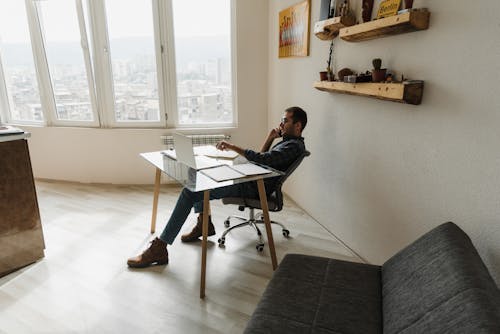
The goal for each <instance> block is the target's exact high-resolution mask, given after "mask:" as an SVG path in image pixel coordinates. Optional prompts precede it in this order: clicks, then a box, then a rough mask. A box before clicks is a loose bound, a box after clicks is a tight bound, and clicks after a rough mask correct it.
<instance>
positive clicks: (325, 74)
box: [319, 71, 328, 81]
mask: <svg viewBox="0 0 500 334" xmlns="http://www.w3.org/2000/svg"><path fill="white" fill-rule="evenodd" d="M319 79H320V80H321V81H327V80H328V72H327V71H321V72H319Z"/></svg>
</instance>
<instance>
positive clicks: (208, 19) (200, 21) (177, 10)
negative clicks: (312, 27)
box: [0, 0, 231, 43]
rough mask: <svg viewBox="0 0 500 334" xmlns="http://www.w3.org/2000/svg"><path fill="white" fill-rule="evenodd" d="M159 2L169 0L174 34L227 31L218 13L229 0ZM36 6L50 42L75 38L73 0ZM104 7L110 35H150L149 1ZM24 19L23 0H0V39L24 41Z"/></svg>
mask: <svg viewBox="0 0 500 334" xmlns="http://www.w3.org/2000/svg"><path fill="white" fill-rule="evenodd" d="M84 1H85V0H84ZM160 1H171V2H172V6H173V11H174V30H175V35H176V36H177V37H190V36H217V35H227V34H228V33H227V32H228V31H229V29H230V22H229V17H230V16H229V15H227V16H226V18H224V16H222V15H220V13H221V12H223V11H229V10H230V2H231V0H160ZM144 3H145V4H146V5H144ZM40 5H41V7H42V8H43V18H44V20H43V23H44V26H45V29H46V31H47V32H50V38H49V39H50V41H52V42H68V41H75V38H76V37H75V36H77V35H76V33H77V32H78V25H77V23H76V22H75V18H76V13H75V11H76V9H75V1H74V0H41V1H40ZM106 9H107V11H108V15H109V16H110V19H109V20H110V22H109V30H110V36H113V37H115V38H119V37H139V36H150V35H151V34H152V5H151V0H106ZM53 18H55V19H53ZM26 22H27V20H26V13H25V8H24V1H23V0H0V41H2V42H3V43H20V42H25V41H26V38H27V36H28V27H27V23H26ZM47 35H48V34H47ZM47 37H49V36H47Z"/></svg>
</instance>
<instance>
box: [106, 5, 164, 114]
mask: <svg viewBox="0 0 500 334" xmlns="http://www.w3.org/2000/svg"><path fill="white" fill-rule="evenodd" d="M106 16H107V23H108V34H109V43H110V49H111V64H112V70H113V82H114V93H115V119H116V121H122V122H123V121H134V122H138V121H139V122H140V121H159V120H160V105H159V98H158V80H157V74H156V58H155V47H154V30H153V9H152V4H151V1H147V0H107V1H106Z"/></svg>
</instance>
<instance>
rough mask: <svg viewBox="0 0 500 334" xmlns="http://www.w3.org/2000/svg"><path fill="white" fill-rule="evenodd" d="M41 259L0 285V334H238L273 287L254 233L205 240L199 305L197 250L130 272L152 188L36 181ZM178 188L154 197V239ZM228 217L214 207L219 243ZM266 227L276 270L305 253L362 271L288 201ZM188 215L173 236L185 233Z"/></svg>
mask: <svg viewBox="0 0 500 334" xmlns="http://www.w3.org/2000/svg"><path fill="white" fill-rule="evenodd" d="M36 186H37V193H38V201H39V205H40V212H41V216H42V225H43V230H44V236H45V243H46V251H45V258H44V259H42V260H40V261H38V262H37V263H35V264H33V265H30V266H28V267H26V268H24V269H22V270H19V271H17V272H15V273H13V274H10V275H8V276H6V277H3V278H0V333H169V334H172V333H241V332H242V331H243V329H244V327H245V324H246V322H247V321H248V319H249V317H250V315H251V314H252V312H253V310H254V308H255V306H256V304H257V302H258V300H259V298H260V296H261V294H262V292H263V291H264V289H265V287H266V284H267V282H268V281H269V279H270V278H271V275H272V269H271V259H270V256H269V253H268V248H267V245H266V248H265V249H264V252H262V253H259V252H257V251H256V249H255V244H256V241H257V239H256V237H255V236H254V232H253V230H251V229H250V228H248V227H247V228H244V229H239V230H236V231H235V232H232V233H230V234H229V235H228V237H227V239H226V247H225V248H220V247H218V244H217V239H218V236H213V237H209V250H208V257H207V287H206V295H207V296H206V298H205V299H204V300H202V299H200V298H199V279H200V259H201V248H200V243H194V244H183V243H181V242H180V240H179V241H176V242H175V243H174V244H173V245H172V246H171V247H169V253H170V254H169V255H170V263H169V265H167V266H157V267H153V268H149V269H142V270H132V269H128V268H127V266H126V259H127V258H128V257H130V256H133V255H136V254H137V253H139V252H141V251H142V250H143V249H144V248H145V247H147V245H148V241H149V240H150V239H151V238H152V236H151V235H150V233H149V223H150V219H151V206H152V197H153V196H152V192H153V188H152V186H115V185H86V184H79V183H59V182H47V181H37V184H36ZM179 191H180V188H178V187H173V186H164V187H163V188H162V190H161V194H160V202H159V210H158V211H159V215H158V231H157V233H160V232H161V229H162V228H163V226H164V224H165V221H166V219H167V218H168V216H169V214H170V212H171V210H172V208H173V205H174V203H175V201H176V199H177V195H178V193H179ZM232 213H239V211H237V209H236V208H235V207H231V206H223V205H222V204H221V203H220V202H219V201H213V202H212V215H213V216H212V217H213V220H214V224H215V227H216V230H217V235H220V233H221V232H222V230H223V228H224V227H223V221H224V219H225V217H226V216H227V215H228V214H232ZM271 219H274V220H278V221H281V222H284V223H286V225H287V227H288V229H289V230H290V232H291V234H290V238H289V239H285V238H284V237H283V236H282V234H281V229H280V228H279V227H274V228H273V231H274V240H275V243H276V251H277V256H278V262H279V261H280V260H281V259H282V258H283V256H284V255H285V254H286V253H305V254H311V255H318V256H329V257H335V258H338V259H346V260H351V261H357V262H361V261H360V260H359V259H358V258H357V257H356V256H354V255H353V254H352V253H351V252H350V251H349V250H348V249H346V248H345V247H343V246H342V245H341V244H340V243H339V242H337V241H336V240H335V238H333V236H331V235H330V234H329V233H328V232H327V231H326V230H325V229H324V228H323V227H321V226H320V225H319V224H318V223H317V222H315V221H314V220H313V219H312V218H311V217H309V216H308V215H307V214H305V213H304V212H303V211H302V210H300V209H299V208H298V207H297V206H296V205H295V204H294V203H293V202H292V201H290V200H289V199H286V203H285V208H284V210H283V211H282V212H280V213H271ZM194 220H195V216H194V215H193V214H192V215H191V216H190V218H189V219H188V221H187V222H186V224H185V225H184V227H183V230H182V231H181V233H183V232H185V231H188V230H190V229H191V227H192V226H193V222H194Z"/></svg>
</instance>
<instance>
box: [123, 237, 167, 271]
mask: <svg viewBox="0 0 500 334" xmlns="http://www.w3.org/2000/svg"><path fill="white" fill-rule="evenodd" d="M127 264H128V266H129V267H131V268H145V267H149V266H151V265H153V264H156V265H163V264H168V251H167V244H166V243H165V242H163V241H161V240H160V239H158V238H155V239H154V240H153V241H151V246H149V248H148V249H146V250H145V251H144V252H143V253H142V254H141V255H138V256H136V257H132V258H130V259H128V261H127Z"/></svg>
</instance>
